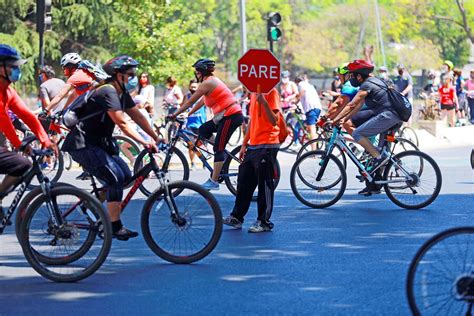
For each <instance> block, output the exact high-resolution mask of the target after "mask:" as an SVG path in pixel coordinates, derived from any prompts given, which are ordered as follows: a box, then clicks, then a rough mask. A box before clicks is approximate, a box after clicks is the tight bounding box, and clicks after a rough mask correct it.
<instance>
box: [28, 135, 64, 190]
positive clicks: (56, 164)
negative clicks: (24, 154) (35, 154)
mask: <svg viewBox="0 0 474 316" xmlns="http://www.w3.org/2000/svg"><path fill="white" fill-rule="evenodd" d="M34 147H37V148H41V145H40V144H39V143H37V142H35V144H34ZM40 167H41V171H42V172H43V175H44V176H45V177H48V179H49V181H50V182H52V183H54V182H58V180H59V178H61V175H62V174H63V170H64V158H63V152H62V151H60V150H58V152H57V153H53V155H51V156H49V157H43V161H42V162H41V163H40ZM39 185H40V184H39V182H38V179H37V178H36V177H35V178H33V179H32V180H31V183H30V184H28V189H30V190H31V189H34V188H36V187H39Z"/></svg>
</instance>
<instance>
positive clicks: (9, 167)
mask: <svg viewBox="0 0 474 316" xmlns="http://www.w3.org/2000/svg"><path fill="white" fill-rule="evenodd" d="M30 167H31V162H30V161H29V160H28V159H27V158H26V157H23V156H22V155H20V154H19V153H16V152H13V151H9V150H8V149H6V148H5V147H0V174H7V175H10V176H13V177H20V176H22V175H24V174H25V173H26V172H27V171H28V169H30Z"/></svg>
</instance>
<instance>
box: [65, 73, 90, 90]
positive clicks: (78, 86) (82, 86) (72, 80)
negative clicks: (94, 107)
mask: <svg viewBox="0 0 474 316" xmlns="http://www.w3.org/2000/svg"><path fill="white" fill-rule="evenodd" d="M93 81H94V80H93V79H92V77H91V76H90V75H89V74H88V73H87V72H86V71H85V70H83V69H77V70H76V71H75V72H74V73H73V74H72V76H71V77H69V79H68V80H67V83H68V84H70V85H71V86H73V87H74V90H76V93H77V95H81V94H83V93H85V92H87V91H89V90H90V89H91V88H92V82H93Z"/></svg>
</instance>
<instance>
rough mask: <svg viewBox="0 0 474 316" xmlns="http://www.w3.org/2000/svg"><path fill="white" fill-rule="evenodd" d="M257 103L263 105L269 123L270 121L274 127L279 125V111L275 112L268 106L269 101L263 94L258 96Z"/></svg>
mask: <svg viewBox="0 0 474 316" xmlns="http://www.w3.org/2000/svg"><path fill="white" fill-rule="evenodd" d="M257 101H258V103H259V104H260V105H263V109H264V111H265V116H266V117H267V119H268V121H270V124H272V125H273V126H275V125H277V123H278V111H279V110H275V111H273V110H272V108H271V107H270V105H269V104H268V102H267V100H266V99H265V97H264V96H263V94H261V93H260V94H258V95H257Z"/></svg>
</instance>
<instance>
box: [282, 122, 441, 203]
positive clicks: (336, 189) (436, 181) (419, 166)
mask: <svg viewBox="0 0 474 316" xmlns="http://www.w3.org/2000/svg"><path fill="white" fill-rule="evenodd" d="M396 128H397V127H393V128H392V131H391V132H389V133H387V135H393V129H396ZM392 141H394V140H393V139H391V138H389V137H387V139H386V143H385V144H384V145H383V147H382V152H385V154H387V155H388V156H389V159H388V161H387V162H386V163H385V164H384V165H383V166H381V167H380V168H379V169H380V170H382V169H383V171H382V172H381V176H380V175H379V174H378V172H375V171H376V170H368V168H369V166H370V165H371V164H372V161H373V159H372V158H370V159H368V160H367V161H366V162H365V163H363V162H361V161H359V159H358V158H357V157H356V155H355V154H354V153H353V152H352V150H351V149H350V147H349V146H348V144H347V143H346V141H345V139H344V136H343V135H342V132H341V127H337V126H335V127H334V128H333V132H332V136H331V139H330V141H329V144H328V146H327V150H326V151H324V150H316V151H310V152H307V153H306V154H304V155H302V156H301V157H300V158H299V159H297V160H296V162H295V164H294V165H293V167H292V169H291V173H290V184H291V189H292V191H293V193H294V195H295V196H296V198H297V199H298V200H299V201H300V202H302V203H303V204H305V205H307V206H310V207H313V208H325V207H329V206H331V205H333V204H335V203H336V202H337V201H338V200H339V199H340V198H341V197H342V195H343V194H344V191H345V189H346V184H347V174H346V170H345V168H344V166H343V164H342V162H341V161H340V160H339V159H338V158H337V157H335V156H334V155H333V154H332V151H333V150H334V148H335V147H336V146H339V148H341V149H342V151H343V152H344V153H346V154H347V155H348V157H349V158H350V160H352V162H353V163H354V164H355V165H356V167H357V168H358V170H359V172H360V174H361V175H362V177H363V179H366V180H367V181H368V182H369V183H374V184H376V185H381V186H383V188H384V190H385V193H386V194H387V196H388V197H389V199H390V200H391V201H392V202H393V203H395V204H396V205H398V206H400V207H402V208H407V209H419V208H423V207H426V206H428V205H430V204H431V203H432V202H433V201H434V200H435V199H436V197H437V196H438V194H439V192H440V190H441V182H442V179H441V171H440V169H439V167H438V165H437V164H436V162H435V161H434V160H433V158H431V157H430V156H428V155H427V154H425V153H423V152H420V151H405V152H401V153H398V154H394V153H393V149H392V151H390V145H389V143H390V142H392ZM382 167H383V168H382ZM422 176H423V181H422V179H421V177H422ZM426 178H428V179H427V180H426V182H425V179H426ZM430 181H431V182H430ZM411 199H413V200H414V201H411Z"/></svg>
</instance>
